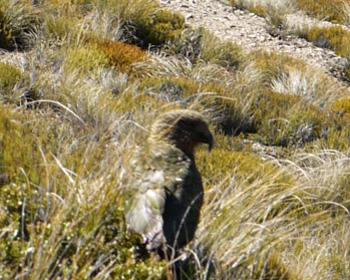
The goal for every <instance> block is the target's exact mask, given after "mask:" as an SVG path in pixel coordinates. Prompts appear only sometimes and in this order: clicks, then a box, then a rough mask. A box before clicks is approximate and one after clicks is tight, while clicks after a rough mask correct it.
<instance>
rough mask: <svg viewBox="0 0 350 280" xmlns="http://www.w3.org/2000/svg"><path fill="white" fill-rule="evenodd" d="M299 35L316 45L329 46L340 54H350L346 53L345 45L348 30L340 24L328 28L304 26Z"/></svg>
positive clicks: (347, 55)
mask: <svg viewBox="0 0 350 280" xmlns="http://www.w3.org/2000/svg"><path fill="white" fill-rule="evenodd" d="M299 36H300V37H303V38H305V39H306V40H308V41H310V42H312V43H313V44H314V45H316V46H318V47H322V48H330V49H332V50H334V51H335V52H336V53H337V54H338V55H340V56H344V57H349V56H350V54H349V53H347V51H348V47H347V46H346V44H347V42H348V40H349V39H348V37H350V35H349V32H347V31H346V30H345V29H344V28H343V27H341V26H333V27H330V28H326V27H325V28H318V27H313V28H305V29H304V30H301V31H300V34H299Z"/></svg>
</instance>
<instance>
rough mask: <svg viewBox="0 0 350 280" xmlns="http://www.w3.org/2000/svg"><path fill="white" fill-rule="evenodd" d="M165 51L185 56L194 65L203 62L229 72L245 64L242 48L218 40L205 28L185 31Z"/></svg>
mask: <svg viewBox="0 0 350 280" xmlns="http://www.w3.org/2000/svg"><path fill="white" fill-rule="evenodd" d="M165 51H166V52H167V53H170V54H173V55H174V54H176V55H181V56H184V57H186V58H188V59H190V61H191V62H192V63H196V62H199V61H201V60H203V61H205V62H208V63H212V64H218V65H220V66H223V67H226V68H227V69H229V70H230V69H236V68H237V66H238V65H239V64H241V63H243V62H244V55H243V50H242V48H241V47H240V46H238V45H237V44H235V43H232V42H229V41H224V40H218V38H217V37H216V36H214V35H213V34H212V33H210V32H208V31H206V30H205V29H203V28H199V29H198V30H193V29H185V30H183V32H182V33H181V35H180V36H178V37H177V38H176V40H174V41H172V42H170V43H169V44H168V45H167V46H166V48H165Z"/></svg>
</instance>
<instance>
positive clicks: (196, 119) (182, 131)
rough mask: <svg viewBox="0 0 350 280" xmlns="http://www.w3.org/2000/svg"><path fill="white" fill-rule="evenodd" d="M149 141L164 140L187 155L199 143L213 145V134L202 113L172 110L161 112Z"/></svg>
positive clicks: (191, 153) (190, 153)
mask: <svg viewBox="0 0 350 280" xmlns="http://www.w3.org/2000/svg"><path fill="white" fill-rule="evenodd" d="M150 141H155V142H157V141H165V142H167V143H169V144H173V145H175V146H176V147H177V148H179V149H180V150H182V151H183V152H185V153H186V154H187V155H189V156H191V157H192V156H193V153H194V149H195V147H196V146H197V145H198V144H200V143H205V144H208V145H209V150H211V149H212V147H213V142H214V140H213V135H212V134H211V133H210V130H209V125H208V123H207V121H206V120H205V118H204V117H203V115H202V114H200V113H198V112H196V111H193V110H174V111H170V112H167V113H163V114H161V115H160V116H159V117H158V118H157V120H156V121H155V122H154V124H153V125H152V128H151V134H150Z"/></svg>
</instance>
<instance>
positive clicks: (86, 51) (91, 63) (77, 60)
mask: <svg viewBox="0 0 350 280" xmlns="http://www.w3.org/2000/svg"><path fill="white" fill-rule="evenodd" d="M64 53H65V59H66V61H65V67H66V71H67V72H68V73H69V72H74V71H77V72H79V73H80V74H87V73H94V72H95V73H97V71H98V70H100V69H101V68H103V67H106V66H108V64H109V62H108V58H107V56H106V55H105V54H104V53H102V52H100V51H99V50H98V49H97V48H96V46H89V45H85V46H82V47H78V48H76V49H73V48H71V49H68V50H67V51H64Z"/></svg>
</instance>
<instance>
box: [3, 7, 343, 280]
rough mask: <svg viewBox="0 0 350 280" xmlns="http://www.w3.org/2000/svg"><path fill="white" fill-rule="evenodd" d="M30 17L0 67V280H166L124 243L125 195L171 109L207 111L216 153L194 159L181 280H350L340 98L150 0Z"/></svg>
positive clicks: (309, 76) (135, 246) (129, 237)
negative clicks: (197, 184) (17, 48)
mask: <svg viewBox="0 0 350 280" xmlns="http://www.w3.org/2000/svg"><path fill="white" fill-rule="evenodd" d="M26 5H29V4H26ZM35 9H36V11H37V12H38V14H39V15H40V17H39V20H40V24H37V25H36V24H35V23H34V26H33V29H32V32H30V33H31V34H29V35H28V36H27V33H26V35H25V36H27V37H26V40H28V41H27V43H28V45H27V47H28V48H29V49H28V50H27V51H26V52H23V53H21V56H19V57H18V58H17V57H16V54H17V53H16V52H14V53H13V56H7V55H8V53H3V54H2V55H3V57H2V60H1V61H2V63H1V64H0V73H2V74H1V75H0V100H1V103H0V237H1V238H0V251H1V254H0V270H1V277H2V279H58V278H60V279H86V278H90V279H120V278H124V279H171V264H170V263H168V262H166V261H159V260H157V258H155V256H150V255H149V254H148V253H147V252H146V251H145V248H144V246H143V245H142V240H141V238H140V237H139V236H137V235H136V234H132V233H130V232H128V230H127V224H126V222H125V218H124V215H125V213H124V203H125V201H124V199H125V198H124V196H123V193H124V191H125V188H126V187H127V184H126V182H127V181H128V171H127V170H128V164H129V163H130V161H131V159H132V157H133V154H134V151H135V150H136V149H140V148H141V149H142V145H143V143H144V141H145V139H146V138H147V136H148V131H149V128H150V125H151V123H152V122H153V121H154V120H155V119H156V118H157V115H158V113H160V112H164V111H169V110H172V109H174V108H191V109H195V110H198V111H200V112H202V113H203V114H205V115H206V117H207V118H208V120H209V121H210V124H211V128H212V131H213V132H214V137H215V142H216V144H215V145H216V146H215V148H214V150H213V151H212V154H211V155H207V154H206V151H204V149H199V150H198V151H197V155H196V156H197V165H198V168H199V169H200V171H201V173H202V177H203V182H204V185H205V206H204V207H203V209H202V210H203V211H202V216H201V224H200V226H199V229H198V231H197V233H196V239H195V241H194V242H193V243H192V244H190V245H189V246H188V247H187V248H186V249H185V250H184V258H187V264H186V266H184V267H183V269H184V272H183V274H184V275H183V277H184V278H185V279H233V278H234V279H342V278H346V277H347V275H349V273H350V271H349V269H350V268H349V263H350V262H349V258H348V254H347V248H348V246H349V245H350V244H349V242H350V240H349V235H348V230H347V229H348V227H349V225H348V217H349V210H348V208H349V201H350V200H349V198H350V191H349V186H348V185H349V170H350V164H349V163H350V160H349V157H348V150H349V144H348V142H349V141H348V139H349V124H350V118H349V113H350V111H349V108H348V107H349V106H348V100H347V97H346V96H347V92H346V91H345V90H344V89H338V88H336V86H335V85H334V84H333V83H332V82H331V81H330V80H328V79H326V78H325V77H324V76H323V75H321V74H320V73H319V71H317V70H315V69H314V68H312V67H309V66H306V65H305V64H304V63H302V62H300V61H297V60H295V59H291V58H289V57H286V56H280V55H277V54H267V53H254V54H249V55H247V54H245V53H244V52H243V51H242V50H241V49H240V48H239V47H238V46H236V45H234V44H232V43H228V42H223V41H220V40H218V39H217V38H216V37H215V36H213V35H212V34H210V33H208V32H207V31H205V30H191V29H188V28H186V27H185V26H184V25H183V20H182V18H181V17H179V16H177V15H174V14H171V13H169V12H162V11H161V10H160V8H159V5H158V3H157V2H154V1H148V0H135V1H99V0H89V1H54V0H51V1H49V2H45V3H41V2H40V3H38V4H37V5H36V6H35ZM152 21H153V23H154V24H153V25H152V24H151V22H152ZM26 32H27V31H26ZM131 42H132V43H131ZM149 44H151V45H156V46H157V48H156V49H154V48H150V49H149V50H146V49H145V48H147V47H148V46H149ZM257 147H258V148H257ZM1 277H0V278H1ZM186 277H187V278H186Z"/></svg>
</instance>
